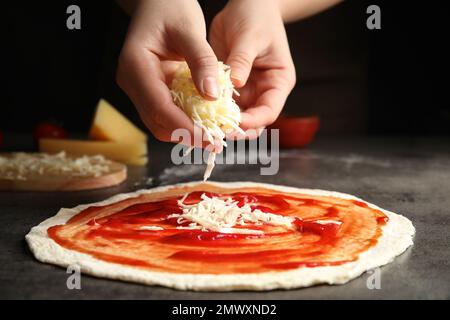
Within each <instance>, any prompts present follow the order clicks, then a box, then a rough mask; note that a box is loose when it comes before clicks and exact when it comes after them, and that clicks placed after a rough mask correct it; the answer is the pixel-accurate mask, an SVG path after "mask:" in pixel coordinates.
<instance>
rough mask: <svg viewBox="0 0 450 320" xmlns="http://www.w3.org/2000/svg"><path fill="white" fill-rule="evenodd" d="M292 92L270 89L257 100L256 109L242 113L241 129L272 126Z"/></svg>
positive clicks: (252, 108) (249, 109) (251, 108)
mask: <svg viewBox="0 0 450 320" xmlns="http://www.w3.org/2000/svg"><path fill="white" fill-rule="evenodd" d="M289 92H290V90H282V89H278V88H273V89H269V90H267V91H266V92H264V93H263V94H262V95H261V96H260V97H259V98H258V100H257V102H256V106H255V107H250V108H248V109H246V110H245V111H244V112H242V113H241V128H242V129H244V130H247V129H252V128H261V127H266V126H268V125H270V124H272V123H273V122H274V121H275V120H276V119H277V118H278V115H279V114H280V112H281V110H282V109H283V106H284V103H285V102H286V98H287V96H288V94H289Z"/></svg>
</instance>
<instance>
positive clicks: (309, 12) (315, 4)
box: [277, 0, 343, 22]
mask: <svg viewBox="0 0 450 320" xmlns="http://www.w3.org/2000/svg"><path fill="white" fill-rule="evenodd" d="M277 1H278V2H279V4H280V10H281V14H282V16H283V20H284V22H292V21H296V20H301V19H304V18H307V17H310V16H313V15H315V14H317V13H319V12H321V11H324V10H326V9H328V8H330V7H332V6H334V5H336V4H338V3H340V2H342V1H343V0H277Z"/></svg>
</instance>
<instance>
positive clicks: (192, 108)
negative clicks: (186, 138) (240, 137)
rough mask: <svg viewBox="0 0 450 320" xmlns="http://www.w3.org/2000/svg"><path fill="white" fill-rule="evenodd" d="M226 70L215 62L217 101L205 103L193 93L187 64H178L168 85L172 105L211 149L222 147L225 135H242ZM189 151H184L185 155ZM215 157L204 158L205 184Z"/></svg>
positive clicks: (238, 110)
mask: <svg viewBox="0 0 450 320" xmlns="http://www.w3.org/2000/svg"><path fill="white" fill-rule="evenodd" d="M230 74H231V70H230V67H229V66H227V65H226V64H224V63H223V62H219V78H218V84H219V97H218V99H217V100H212V101H209V100H206V99H204V98H203V97H202V96H201V94H200V93H199V92H198V91H197V88H196V87H195V84H194V82H193V80H192V76H191V72H190V70H189V67H188V65H187V63H185V62H184V63H182V64H181V65H180V68H179V69H178V71H177V72H176V74H175V77H174V78H173V80H172V85H171V94H172V98H173V101H174V103H175V104H176V105H177V106H178V107H180V108H181V109H182V110H183V111H184V112H185V113H186V114H187V115H188V116H189V117H190V118H191V119H192V121H193V122H194V124H196V125H197V126H199V127H200V128H202V129H203V130H204V132H205V134H206V137H207V139H208V141H209V142H210V143H211V144H212V145H215V144H216V143H220V144H221V145H222V146H223V147H226V142H225V141H224V139H225V136H226V134H228V133H231V132H235V131H237V132H239V133H241V134H244V131H243V130H242V129H241V128H240V127H239V123H240V122H241V111H240V109H239V106H238V105H237V104H236V103H235V101H234V99H233V93H234V94H236V95H239V93H238V92H237V91H236V90H235V89H234V86H233V83H232V82H231V77H230ZM191 150H192V148H190V149H188V152H187V153H189V152H190V151H191ZM215 159H216V153H215V152H211V153H210V154H209V156H208V161H207V168H206V171H205V173H204V176H203V180H204V181H206V180H207V179H208V178H209V176H210V175H211V172H212V170H213V168H214V162H215Z"/></svg>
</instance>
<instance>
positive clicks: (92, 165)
mask: <svg viewBox="0 0 450 320" xmlns="http://www.w3.org/2000/svg"><path fill="white" fill-rule="evenodd" d="M110 163H111V161H109V160H106V159H105V158H104V157H103V156H101V155H96V156H82V157H77V158H69V157H67V156H66V153H65V152H60V153H57V154H47V153H24V152H17V153H13V154H12V155H11V156H8V157H5V156H0V179H6V180H27V178H29V177H30V176H58V175H66V176H72V177H89V176H93V177H98V176H101V175H102V174H103V173H107V172H109V170H110V167H109V164H110Z"/></svg>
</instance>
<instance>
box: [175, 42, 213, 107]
mask: <svg viewBox="0 0 450 320" xmlns="http://www.w3.org/2000/svg"><path fill="white" fill-rule="evenodd" d="M180 40H181V39H180ZM179 47H180V51H181V54H182V55H183V56H184V58H185V59H186V62H187V64H188V66H189V69H190V70H191V74H192V80H193V81H194V84H195V86H196V87H197V90H198V91H199V92H200V94H201V95H202V96H203V97H205V98H207V99H210V100H215V99H217V98H218V97H219V85H218V62H217V57H216V55H215V54H214V51H213V50H212V48H211V46H210V45H209V43H208V41H206V38H200V39H199V38H198V37H195V38H193V37H184V38H183V39H182V40H181V41H180V43H179Z"/></svg>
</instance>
